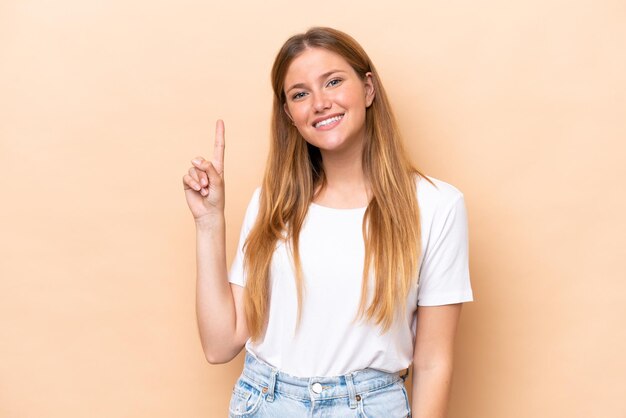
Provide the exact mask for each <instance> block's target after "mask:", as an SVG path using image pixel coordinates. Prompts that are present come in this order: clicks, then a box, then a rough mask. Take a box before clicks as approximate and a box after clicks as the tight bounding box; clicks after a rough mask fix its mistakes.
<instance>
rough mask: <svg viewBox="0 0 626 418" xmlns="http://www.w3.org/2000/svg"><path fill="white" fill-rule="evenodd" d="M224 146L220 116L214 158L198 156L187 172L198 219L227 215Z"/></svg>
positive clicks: (185, 183) (191, 206) (191, 202)
mask: <svg viewBox="0 0 626 418" xmlns="http://www.w3.org/2000/svg"><path fill="white" fill-rule="evenodd" d="M224 147H225V143H224V122H223V121H222V120H218V121H217V123H216V125H215V146H214V149H213V160H212V161H207V160H205V159H204V158H202V157H196V158H194V159H193V160H191V164H192V167H191V168H189V173H188V174H185V175H184V176H183V187H184V189H185V198H186V199H187V205H188V206H189V209H190V210H191V213H192V215H193V218H194V220H195V221H196V223H197V222H202V221H204V220H210V219H212V218H213V217H216V216H220V217H221V216H223V215H224Z"/></svg>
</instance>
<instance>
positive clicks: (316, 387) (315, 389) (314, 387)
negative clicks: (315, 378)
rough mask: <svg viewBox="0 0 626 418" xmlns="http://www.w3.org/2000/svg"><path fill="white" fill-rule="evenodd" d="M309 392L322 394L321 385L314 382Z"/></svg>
mask: <svg viewBox="0 0 626 418" xmlns="http://www.w3.org/2000/svg"><path fill="white" fill-rule="evenodd" d="M311 390H312V391H313V392H315V393H317V394H318V395H319V394H320V393H322V385H321V384H320V383H319V382H315V383H313V385H312V386H311Z"/></svg>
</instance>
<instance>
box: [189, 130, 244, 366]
mask: <svg viewBox="0 0 626 418" xmlns="http://www.w3.org/2000/svg"><path fill="white" fill-rule="evenodd" d="M224 148H225V138H224V123H223V122H222V121H221V120H220V121H218V122H217V124H216V126H215V145H214V152H213V160H212V161H206V160H205V159H204V158H202V157H197V158H195V159H194V160H192V164H193V166H192V167H191V168H190V169H189V173H188V174H185V176H183V187H184V190H185V198H186V199H187V204H188V206H189V209H190V210H191V213H192V215H193V218H194V221H195V223H196V260H197V262H196V267H197V280H196V315H197V319H198V331H199V333H200V341H201V342H202V349H203V350H204V355H205V357H206V359H207V360H208V361H209V363H225V362H227V361H230V360H231V359H232V358H233V357H235V356H236V355H237V354H238V353H239V352H240V351H241V349H242V348H243V345H244V344H245V342H246V340H247V338H248V330H247V327H246V320H245V315H244V307H243V288H242V287H240V286H236V285H231V284H230V283H229V282H228V271H227V268H226V243H225V242H226V226H225V221H224Z"/></svg>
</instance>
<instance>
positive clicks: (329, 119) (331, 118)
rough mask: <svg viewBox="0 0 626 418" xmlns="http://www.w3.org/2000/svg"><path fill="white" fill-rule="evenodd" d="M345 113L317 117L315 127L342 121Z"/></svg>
mask: <svg viewBox="0 0 626 418" xmlns="http://www.w3.org/2000/svg"><path fill="white" fill-rule="evenodd" d="M344 114H345V113H335V114H333V115H328V116H324V117H321V118H317V119H315V120H314V121H313V127H314V128H323V127H324V126H328V125H331V124H334V123H336V122H338V121H340V120H341V119H342V118H343V116H344Z"/></svg>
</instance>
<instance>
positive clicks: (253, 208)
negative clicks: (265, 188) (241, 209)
mask: <svg viewBox="0 0 626 418" xmlns="http://www.w3.org/2000/svg"><path fill="white" fill-rule="evenodd" d="M260 203H261V186H258V187H257V188H256V189H254V192H252V197H251V198H250V201H249V202H248V207H247V209H246V215H245V218H244V224H245V226H246V227H247V228H248V229H249V228H251V227H252V225H253V224H254V222H255V220H256V217H257V215H258V213H259V206H260Z"/></svg>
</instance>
